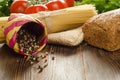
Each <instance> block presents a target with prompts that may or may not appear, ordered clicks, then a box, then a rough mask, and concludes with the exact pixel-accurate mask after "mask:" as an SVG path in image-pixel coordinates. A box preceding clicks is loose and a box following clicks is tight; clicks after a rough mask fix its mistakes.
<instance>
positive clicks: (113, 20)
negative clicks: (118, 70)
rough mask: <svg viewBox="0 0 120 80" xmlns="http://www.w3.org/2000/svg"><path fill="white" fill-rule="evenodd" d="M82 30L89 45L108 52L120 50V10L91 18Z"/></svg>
mask: <svg viewBox="0 0 120 80" xmlns="http://www.w3.org/2000/svg"><path fill="white" fill-rule="evenodd" d="M82 30H83V33H84V40H85V41H86V42H88V44H91V45H93V46H95V47H99V48H102V49H105V50H108V51H115V50H118V49H120V9H116V10H112V11H109V12H105V13H102V14H99V15H96V16H94V17H92V18H90V19H89V20H88V21H87V22H86V23H85V24H84V25H83V26H82Z"/></svg>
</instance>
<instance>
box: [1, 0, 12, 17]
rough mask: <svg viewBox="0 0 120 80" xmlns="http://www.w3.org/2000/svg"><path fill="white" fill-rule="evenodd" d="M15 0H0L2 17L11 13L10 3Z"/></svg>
mask: <svg viewBox="0 0 120 80" xmlns="http://www.w3.org/2000/svg"><path fill="white" fill-rule="evenodd" d="M12 2H13V0H0V17H1V16H8V15H10V5H11V3H12Z"/></svg>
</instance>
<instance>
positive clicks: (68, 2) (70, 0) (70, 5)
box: [65, 0, 75, 7]
mask: <svg viewBox="0 0 120 80" xmlns="http://www.w3.org/2000/svg"><path fill="white" fill-rule="evenodd" d="M65 2H66V3H67V5H68V6H69V7H72V6H74V2H75V1H74V0H65Z"/></svg>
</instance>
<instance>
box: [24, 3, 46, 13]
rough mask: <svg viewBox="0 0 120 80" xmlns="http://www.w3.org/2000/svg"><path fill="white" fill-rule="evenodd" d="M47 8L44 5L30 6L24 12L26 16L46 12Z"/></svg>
mask: <svg viewBox="0 0 120 80" xmlns="http://www.w3.org/2000/svg"><path fill="white" fill-rule="evenodd" d="M47 10H48V8H47V7H46V6H45V5H31V6H29V7H28V8H27V9H26V10H25V13H26V14H32V13H37V12H40V11H47Z"/></svg>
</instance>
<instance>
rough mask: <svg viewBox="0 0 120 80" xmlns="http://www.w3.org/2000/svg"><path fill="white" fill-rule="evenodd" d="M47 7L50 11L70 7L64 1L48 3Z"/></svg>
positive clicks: (54, 0)
mask: <svg viewBox="0 0 120 80" xmlns="http://www.w3.org/2000/svg"><path fill="white" fill-rule="evenodd" d="M46 6H47V7H48V10H50V11H53V10H58V9H63V8H66V7H68V6H67V4H66V2H65V1H64V0H53V1H50V2H48V3H47V4H46Z"/></svg>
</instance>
